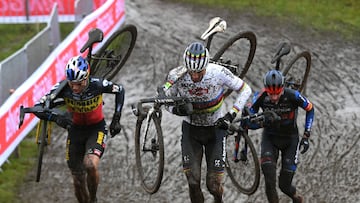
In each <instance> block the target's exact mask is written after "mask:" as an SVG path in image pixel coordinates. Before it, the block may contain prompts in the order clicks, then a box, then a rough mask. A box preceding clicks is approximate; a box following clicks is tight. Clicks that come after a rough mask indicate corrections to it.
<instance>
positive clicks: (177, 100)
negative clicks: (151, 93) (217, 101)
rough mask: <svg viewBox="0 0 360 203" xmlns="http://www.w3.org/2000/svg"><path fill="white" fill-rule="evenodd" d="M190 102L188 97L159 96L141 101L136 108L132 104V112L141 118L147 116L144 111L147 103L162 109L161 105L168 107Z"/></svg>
mask: <svg viewBox="0 0 360 203" xmlns="http://www.w3.org/2000/svg"><path fill="white" fill-rule="evenodd" d="M188 102H190V100H189V99H188V98H187V97H177V96H164V95H161V96H158V97H151V98H146V99H141V100H140V101H139V102H138V103H137V105H136V107H135V105H134V104H132V105H131V106H132V111H133V113H134V115H135V116H140V115H146V113H145V111H144V109H143V104H146V103H154V105H156V106H158V107H160V106H161V105H164V104H167V105H176V104H184V103H188Z"/></svg>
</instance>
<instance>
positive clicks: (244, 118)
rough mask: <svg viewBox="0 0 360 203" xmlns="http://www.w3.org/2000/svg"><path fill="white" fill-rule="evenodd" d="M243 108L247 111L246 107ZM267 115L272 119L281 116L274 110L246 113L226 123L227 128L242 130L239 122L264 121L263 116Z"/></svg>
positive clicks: (235, 130)
mask: <svg viewBox="0 0 360 203" xmlns="http://www.w3.org/2000/svg"><path fill="white" fill-rule="evenodd" d="M244 109H245V110H246V111H247V112H248V109H246V108H244ZM269 116H270V117H272V118H274V121H280V120H281V117H280V116H279V115H277V114H276V113H275V112H273V111H263V112H260V113H255V114H248V115H247V116H242V117H239V118H235V119H234V120H233V121H232V122H231V123H227V124H228V130H229V131H231V132H239V131H243V129H242V127H241V126H240V125H239V122H244V121H250V122H251V123H260V122H265V118H266V117H269Z"/></svg>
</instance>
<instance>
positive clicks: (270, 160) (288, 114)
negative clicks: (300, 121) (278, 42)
mask: <svg viewBox="0 0 360 203" xmlns="http://www.w3.org/2000/svg"><path fill="white" fill-rule="evenodd" d="M264 86H265V89H264V90H263V91H261V92H259V93H256V94H255V96H254V100H253V103H252V105H251V108H250V111H251V113H257V112H258V111H259V109H260V108H261V109H262V110H263V111H267V110H268V111H273V112H275V113H276V114H278V115H279V116H280V118H281V119H280V121H273V120H272V119H271V118H268V119H267V120H268V121H265V123H264V124H263V125H262V124H261V125H259V124H250V126H249V128H250V129H257V128H260V127H264V131H263V133H262V139H261V168H262V171H263V174H264V177H265V191H266V196H267V199H268V201H269V202H271V203H273V202H279V197H278V194H277V192H276V163H277V160H278V157H279V151H280V152H281V170H280V176H279V187H280V189H281V191H282V192H283V193H285V194H286V195H287V196H289V197H290V198H291V199H292V200H293V202H303V201H304V198H303V197H302V196H301V195H299V194H298V193H297V192H296V188H295V187H294V186H293V185H292V179H293V177H294V174H295V171H296V168H297V164H298V162H299V161H298V158H299V150H300V147H301V146H302V147H303V150H302V151H301V153H305V152H306V151H307V150H308V149H309V137H310V132H311V126H312V123H313V119H314V106H313V104H312V103H311V102H310V101H309V100H308V99H307V98H306V97H304V96H303V95H301V94H300V92H298V91H296V90H293V89H290V88H285V87H284V76H283V75H282V73H281V72H280V71H278V70H270V71H269V72H267V73H266V75H265V77H264ZM299 107H300V108H302V109H304V110H305V111H306V118H305V131H304V134H303V136H302V138H301V141H300V142H299V132H298V127H297V124H296V120H297V114H298V108H299Z"/></svg>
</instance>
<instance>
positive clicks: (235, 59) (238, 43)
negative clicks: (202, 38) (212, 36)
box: [213, 31, 256, 78]
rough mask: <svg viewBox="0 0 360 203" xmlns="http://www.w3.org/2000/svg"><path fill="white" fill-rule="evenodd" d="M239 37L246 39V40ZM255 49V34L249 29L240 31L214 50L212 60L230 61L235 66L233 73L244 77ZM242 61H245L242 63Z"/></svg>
mask: <svg viewBox="0 0 360 203" xmlns="http://www.w3.org/2000/svg"><path fill="white" fill-rule="evenodd" d="M240 39H246V40H247V42H246V41H244V40H240ZM244 50H245V51H244ZM255 51H256V35H255V34H254V33H253V32H251V31H247V32H240V33H238V34H236V35H235V36H233V37H232V38H230V39H228V40H227V41H226V43H225V44H224V45H223V46H222V47H221V48H220V49H219V50H218V51H217V52H216V54H215V55H214V57H213V60H214V61H217V62H220V61H222V62H225V63H228V62H231V64H232V65H235V66H237V70H232V71H233V73H234V74H235V75H237V76H239V77H240V78H244V77H245V75H246V73H247V71H248V70H249V68H250V65H251V63H252V61H253V59H254V56H255ZM244 61H245V63H243V62H244Z"/></svg>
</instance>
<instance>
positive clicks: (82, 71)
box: [65, 56, 90, 82]
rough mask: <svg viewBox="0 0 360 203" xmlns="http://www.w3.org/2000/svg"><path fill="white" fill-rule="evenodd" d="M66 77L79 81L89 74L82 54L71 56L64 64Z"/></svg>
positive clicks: (87, 64)
mask: <svg viewBox="0 0 360 203" xmlns="http://www.w3.org/2000/svg"><path fill="white" fill-rule="evenodd" d="M65 74H66V78H67V79H68V80H69V81H71V82H81V81H83V80H85V79H87V78H88V76H89V75H90V66H89V63H88V62H87V61H86V59H84V58H83V57H82V56H75V57H72V58H71V59H70V60H69V61H68V63H67V64H66V69H65Z"/></svg>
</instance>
